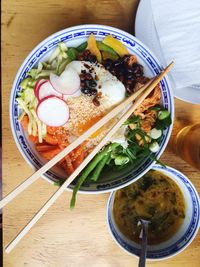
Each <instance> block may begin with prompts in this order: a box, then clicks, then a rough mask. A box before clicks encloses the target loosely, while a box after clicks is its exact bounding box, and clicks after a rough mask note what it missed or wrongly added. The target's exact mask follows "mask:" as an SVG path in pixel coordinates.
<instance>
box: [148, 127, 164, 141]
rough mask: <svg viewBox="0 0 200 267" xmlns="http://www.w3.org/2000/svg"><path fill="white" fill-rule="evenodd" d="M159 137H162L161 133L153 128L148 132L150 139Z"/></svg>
mask: <svg viewBox="0 0 200 267" xmlns="http://www.w3.org/2000/svg"><path fill="white" fill-rule="evenodd" d="M161 135H162V131H161V130H158V129H156V128H153V129H152V130H151V132H150V136H151V138H152V139H158V138H159V137H161Z"/></svg>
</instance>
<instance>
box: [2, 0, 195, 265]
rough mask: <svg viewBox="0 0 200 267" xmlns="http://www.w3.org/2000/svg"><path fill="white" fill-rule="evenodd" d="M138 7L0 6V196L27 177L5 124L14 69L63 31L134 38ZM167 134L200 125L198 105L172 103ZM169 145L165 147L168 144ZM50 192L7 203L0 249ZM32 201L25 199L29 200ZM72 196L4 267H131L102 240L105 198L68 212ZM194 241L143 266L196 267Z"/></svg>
mask: <svg viewBox="0 0 200 267" xmlns="http://www.w3.org/2000/svg"><path fill="white" fill-rule="evenodd" d="M137 4H138V0H118V1H115V0H99V1H92V0H85V1H81V0H77V1H72V0H67V1H66V0H65V1H64V0H59V1H53V0H46V1H39V0H35V1H30V0H27V1H26V0H17V1H14V0H4V1H3V3H2V122H3V166H2V168H3V191H4V194H5V195H6V194H7V193H8V192H10V191H11V190H12V189H13V188H14V187H15V186H17V185H18V184H19V183H20V182H22V181H23V179H24V177H27V176H29V175H30V174H31V173H32V170H31V169H30V167H29V166H28V165H27V164H26V163H25V161H24V159H23V158H22V156H21V154H20V153H19V151H18V149H17V147H16V145H15V143H14V140H13V138H12V133H11V130H10V124H9V119H8V118H9V95H10V90H11V86H12V82H13V79H14V77H15V74H16V72H17V69H18V68H19V66H20V65H21V63H22V61H23V60H24V58H25V57H26V56H27V54H28V53H29V52H30V51H31V50H32V49H33V47H34V46H35V45H36V44H38V43H39V42H40V41H41V40H42V39H44V38H46V37H47V36H48V35H50V34H52V33H54V32H56V31H58V30H61V29H63V28H65V27H69V26H72V25H78V24H83V23H100V24H106V25H111V26H115V27H118V28H120V29H123V30H126V31H128V32H130V33H133V29H134V25H133V24H134V17H135V13H136V7H137ZM175 106H176V115H175V124H174V129H173V133H172V138H171V140H173V138H174V136H175V135H176V133H177V132H178V130H179V129H181V128H182V127H184V126H186V125H188V124H192V123H195V122H199V121H200V119H199V118H200V106H199V105H191V104H188V103H184V102H182V101H179V100H175ZM171 143H172V142H171ZM171 143H170V144H169V146H168V147H167V149H166V151H165V152H164V154H163V156H162V158H161V159H162V160H163V161H164V162H165V163H166V164H168V165H170V166H172V167H175V168H177V169H178V170H180V171H182V172H183V173H184V174H186V175H187V176H188V177H189V178H190V179H191V181H192V182H193V183H194V185H195V186H196V188H197V189H198V191H199V192H200V173H199V172H197V171H196V170H195V169H193V168H192V167H191V166H189V165H188V164H186V163H185V162H184V161H182V160H181V159H180V158H179V157H177V156H176V155H175V154H174V153H173V146H172V145H171ZM55 190H56V188H55V187H54V186H52V185H49V184H48V183H47V182H46V181H44V180H42V179H40V180H38V181H37V182H35V183H34V184H33V185H32V186H31V187H30V188H29V189H28V190H27V191H26V192H24V193H23V194H22V195H20V196H19V197H17V198H16V199H15V201H13V202H12V203H10V204H9V205H8V206H7V207H6V208H5V209H4V213H3V225H4V245H5V244H7V243H8V242H9V241H10V240H12V238H13V237H14V236H15V235H16V234H17V232H18V231H19V230H20V229H21V228H22V227H23V226H24V225H25V224H26V223H27V222H28V221H29V220H30V219H31V218H32V217H33V215H34V214H35V212H36V211H37V210H38V209H39V208H40V207H41V205H42V204H43V203H44V202H45V201H46V200H47V199H48V198H49V197H50V195H51V194H53V192H55ZM30 196H31V197H30ZM70 197H71V193H69V192H66V193H64V194H63V195H62V196H61V197H60V198H59V199H58V201H57V202H56V203H55V204H54V206H53V207H51V209H50V210H49V211H48V212H47V213H46V214H45V216H44V217H43V218H42V219H41V220H40V221H39V222H38V223H37V225H36V226H35V227H34V228H33V229H32V230H31V231H30V233H29V235H28V236H27V237H26V238H24V240H22V242H21V243H20V244H19V246H18V247H17V248H16V249H15V250H13V251H12V252H11V253H10V254H9V255H4V266H5V267H16V266H17V267H24V266H25V267H82V266H84V265H87V266H89V267H116V266H117V267H124V266H127V267H132V266H137V263H138V261H137V259H136V258H134V257H132V256H130V255H127V254H126V253H125V252H124V251H122V250H121V249H120V248H119V247H118V246H117V245H116V244H115V242H114V241H113V240H112V238H111V236H110V235H109V232H108V229H107V225H106V216H105V208H106V202H107V198H108V194H103V195H79V197H78V201H77V207H76V209H75V210H73V211H70V210H69V200H70ZM199 251H200V237H199V236H198V237H197V238H196V239H195V240H194V241H193V242H192V244H191V245H190V246H189V247H188V248H187V249H186V250H185V251H184V252H182V253H181V254H180V255H178V256H176V257H175V258H172V259H169V260H166V261H163V262H157V263H148V264H147V266H159V267H165V266H170V267H188V266H191V267H198V266H199V256H200V252H199Z"/></svg>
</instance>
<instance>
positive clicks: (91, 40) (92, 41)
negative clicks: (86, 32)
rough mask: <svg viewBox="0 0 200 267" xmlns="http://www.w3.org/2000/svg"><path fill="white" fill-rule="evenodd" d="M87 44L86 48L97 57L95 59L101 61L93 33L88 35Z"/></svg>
mask: <svg viewBox="0 0 200 267" xmlns="http://www.w3.org/2000/svg"><path fill="white" fill-rule="evenodd" d="M87 42H88V45H87V49H88V50H90V52H91V53H92V54H93V55H94V56H96V57H97V61H98V62H101V60H102V58H101V52H100V50H99V48H98V47H97V43H96V39H95V36H94V34H93V33H91V34H90V36H89V37H88V41H87Z"/></svg>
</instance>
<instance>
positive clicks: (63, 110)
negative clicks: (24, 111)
mask: <svg viewBox="0 0 200 267" xmlns="http://www.w3.org/2000/svg"><path fill="white" fill-rule="evenodd" d="M37 115H38V118H39V119H40V120H41V121H42V122H44V123H45V124H46V125H48V126H53V127H58V126H62V125H63V124H65V123H66V122H67V121H68V119H69V107H68V106H67V104H66V103H65V102H64V101H63V100H62V99H60V98H58V97H56V96H48V97H46V98H44V99H43V100H42V101H41V102H40V103H39V104H38V107H37Z"/></svg>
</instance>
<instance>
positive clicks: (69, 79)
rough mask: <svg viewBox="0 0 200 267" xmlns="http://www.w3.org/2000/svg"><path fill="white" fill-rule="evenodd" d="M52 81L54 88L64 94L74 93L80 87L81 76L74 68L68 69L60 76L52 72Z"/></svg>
mask: <svg viewBox="0 0 200 267" xmlns="http://www.w3.org/2000/svg"><path fill="white" fill-rule="evenodd" d="M50 82H51V84H52V86H53V87H54V89H55V90H56V91H58V92H59V93H61V94H64V95H72V94H74V93H75V92H76V91H77V90H78V89H80V77H79V75H78V73H77V72H76V71H75V70H73V69H66V70H64V71H63V73H62V74H61V75H60V76H57V75H56V74H54V73H51V74H50Z"/></svg>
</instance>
